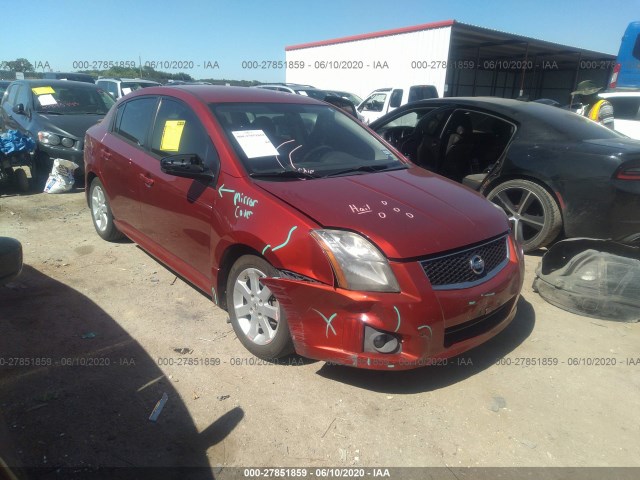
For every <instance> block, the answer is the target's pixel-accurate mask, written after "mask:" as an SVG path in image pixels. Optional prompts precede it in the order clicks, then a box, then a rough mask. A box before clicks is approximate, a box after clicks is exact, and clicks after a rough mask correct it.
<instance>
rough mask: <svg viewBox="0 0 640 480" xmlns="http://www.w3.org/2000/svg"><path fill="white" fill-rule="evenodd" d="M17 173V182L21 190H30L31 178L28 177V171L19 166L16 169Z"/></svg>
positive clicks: (15, 172)
mask: <svg viewBox="0 0 640 480" xmlns="http://www.w3.org/2000/svg"><path fill="white" fill-rule="evenodd" d="M14 174H15V182H16V186H17V187H18V190H19V191H21V192H28V191H29V179H28V178H27V172H25V171H24V170H23V169H21V168H18V169H16V170H15V171H14Z"/></svg>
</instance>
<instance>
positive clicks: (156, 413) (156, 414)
mask: <svg viewBox="0 0 640 480" xmlns="http://www.w3.org/2000/svg"><path fill="white" fill-rule="evenodd" d="M167 400H169V396H168V395H167V394H166V392H165V393H163V394H162V398H161V399H160V400H158V403H156V406H155V407H153V411H152V412H151V415H149V420H151V421H152V422H155V421H157V420H158V417H159V416H160V414H161V413H162V409H163V408H164V405H165V403H167Z"/></svg>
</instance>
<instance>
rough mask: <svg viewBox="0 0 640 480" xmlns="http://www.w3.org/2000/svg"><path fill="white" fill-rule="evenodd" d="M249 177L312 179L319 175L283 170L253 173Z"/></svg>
mask: <svg viewBox="0 0 640 480" xmlns="http://www.w3.org/2000/svg"><path fill="white" fill-rule="evenodd" d="M249 176H250V177H251V178H302V179H311V178H319V177H318V176H317V175H313V174H311V173H306V172H299V171H298V170H283V171H281V172H265V173H259V172H253V173H250V174H249Z"/></svg>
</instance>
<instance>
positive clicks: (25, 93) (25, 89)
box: [14, 85, 31, 110]
mask: <svg viewBox="0 0 640 480" xmlns="http://www.w3.org/2000/svg"><path fill="white" fill-rule="evenodd" d="M18 103H22V104H23V105H24V108H25V110H26V109H27V108H29V107H30V106H31V91H30V90H29V86H28V85H20V88H19V90H18V94H17V96H16V101H15V103H14V105H16V104H18Z"/></svg>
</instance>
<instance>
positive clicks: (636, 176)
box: [616, 167, 640, 180]
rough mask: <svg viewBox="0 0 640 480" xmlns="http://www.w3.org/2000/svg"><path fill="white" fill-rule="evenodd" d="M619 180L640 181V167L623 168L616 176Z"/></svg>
mask: <svg viewBox="0 0 640 480" xmlns="http://www.w3.org/2000/svg"><path fill="white" fill-rule="evenodd" d="M616 178H617V179H618V180H640V167H630V168H623V169H622V170H620V171H619V172H618V173H617V174H616Z"/></svg>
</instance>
